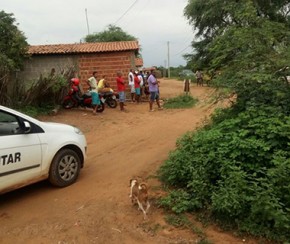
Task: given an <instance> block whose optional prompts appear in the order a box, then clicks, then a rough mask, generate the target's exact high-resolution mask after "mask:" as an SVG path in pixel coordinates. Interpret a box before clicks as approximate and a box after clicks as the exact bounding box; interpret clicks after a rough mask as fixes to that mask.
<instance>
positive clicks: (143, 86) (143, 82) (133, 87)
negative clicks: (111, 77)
mask: <svg viewBox="0 0 290 244" xmlns="http://www.w3.org/2000/svg"><path fill="white" fill-rule="evenodd" d="M116 82H117V90H118V93H119V103H120V110H121V111H126V110H125V108H124V104H125V98H126V94H125V91H126V81H125V79H124V77H123V76H122V73H121V72H117V78H116ZM128 84H129V86H130V96H131V102H132V103H134V102H136V103H140V98H141V95H142V93H144V94H145V96H146V98H149V111H150V112H153V111H154V109H153V103H154V101H156V103H157V106H158V109H159V110H162V109H163V108H162V107H161V105H160V101H159V81H158V80H157V78H156V74H155V71H154V70H151V73H147V75H146V76H144V75H143V72H142V71H133V69H130V71H129V73H128ZM121 97H122V98H121Z"/></svg>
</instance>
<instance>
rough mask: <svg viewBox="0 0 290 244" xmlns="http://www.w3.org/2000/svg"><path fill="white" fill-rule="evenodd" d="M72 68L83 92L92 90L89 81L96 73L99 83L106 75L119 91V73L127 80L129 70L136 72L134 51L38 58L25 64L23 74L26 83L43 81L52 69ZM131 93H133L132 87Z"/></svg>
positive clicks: (113, 86)
mask: <svg viewBox="0 0 290 244" xmlns="http://www.w3.org/2000/svg"><path fill="white" fill-rule="evenodd" d="M69 68H74V69H75V71H76V73H77V75H78V77H79V78H80V80H81V85H82V87H83V90H86V89H87V88H88V86H87V83H86V81H87V79H88V78H89V77H91V76H92V73H93V72H94V71H97V72H98V77H97V78H98V80H99V79H101V78H102V76H103V75H106V79H107V81H108V82H109V83H110V85H111V87H112V88H113V89H114V90H116V73H117V71H121V72H122V73H123V76H124V79H125V80H126V81H127V75H128V72H129V70H130V69H131V68H133V69H135V54H134V51H123V52H104V53H95V54H66V55H34V56H32V57H31V58H30V59H28V60H26V61H25V64H24V69H23V71H21V72H20V74H19V75H20V77H21V79H22V80H23V81H25V82H29V81H32V80H37V79H39V77H40V75H43V76H48V75H49V74H50V73H51V70H52V69H54V70H55V72H56V74H58V73H61V72H62V71H63V70H66V69H69ZM127 90H128V91H129V87H128V85H127Z"/></svg>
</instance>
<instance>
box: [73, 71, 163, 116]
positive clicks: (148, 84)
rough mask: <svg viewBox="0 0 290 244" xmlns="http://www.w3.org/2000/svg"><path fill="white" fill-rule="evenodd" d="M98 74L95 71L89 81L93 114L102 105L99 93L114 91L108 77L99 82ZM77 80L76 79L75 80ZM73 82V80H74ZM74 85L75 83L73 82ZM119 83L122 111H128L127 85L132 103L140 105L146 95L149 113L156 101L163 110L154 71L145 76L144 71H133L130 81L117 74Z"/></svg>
mask: <svg viewBox="0 0 290 244" xmlns="http://www.w3.org/2000/svg"><path fill="white" fill-rule="evenodd" d="M97 74H98V73H97V72H96V71H94V72H93V75H92V76H91V77H90V78H89V79H88V80H87V84H88V86H89V90H90V93H91V96H92V106H93V114H94V115H95V114H96V113H97V108H98V106H99V105H100V104H101V101H100V98H99V92H106V91H112V92H113V90H112V89H111V87H110V84H109V83H108V82H107V81H106V76H103V77H102V79H100V80H99V81H98V80H97ZM74 79H75V78H74ZM72 81H73V79H72ZM73 83H74V82H73ZM116 83H117V92H118V94H119V104H120V110H121V111H127V110H126V109H125V108H124V107H125V106H126V104H125V102H126V85H127V83H128V85H129V86H130V97H131V102H132V103H134V102H136V103H140V102H141V95H142V94H144V95H145V96H146V98H147V99H148V100H149V111H150V112H153V111H154V109H153V104H154V101H156V103H157V106H158V109H159V110H162V109H163V108H162V107H161V105H160V101H159V81H158V80H157V78H156V74H155V71H154V70H151V72H150V73H149V72H148V73H147V74H146V75H143V72H142V71H133V69H131V70H130V71H129V73H128V80H126V79H125V78H124V77H123V74H122V72H121V71H118V72H117V77H116Z"/></svg>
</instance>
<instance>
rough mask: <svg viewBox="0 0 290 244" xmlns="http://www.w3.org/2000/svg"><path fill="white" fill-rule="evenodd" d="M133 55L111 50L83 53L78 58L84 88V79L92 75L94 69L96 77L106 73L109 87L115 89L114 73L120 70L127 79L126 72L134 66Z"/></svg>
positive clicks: (99, 77)
mask: <svg viewBox="0 0 290 244" xmlns="http://www.w3.org/2000/svg"><path fill="white" fill-rule="evenodd" d="M134 61H135V56H134V53H133V52H112V53H100V54H83V55H81V56H80V58H79V70H80V78H81V82H82V85H83V87H84V88H85V89H86V88H87V84H86V80H87V79H88V78H89V77H91V76H92V73H93V72H94V71H97V72H98V79H99V80H100V79H101V78H102V77H103V75H106V79H107V81H108V82H109V83H110V85H111V87H112V88H113V89H114V90H115V89H116V73H117V71H121V72H122V73H123V76H124V78H125V79H126V80H127V74H128V72H129V70H130V69H131V68H134V67H135V64H134Z"/></svg>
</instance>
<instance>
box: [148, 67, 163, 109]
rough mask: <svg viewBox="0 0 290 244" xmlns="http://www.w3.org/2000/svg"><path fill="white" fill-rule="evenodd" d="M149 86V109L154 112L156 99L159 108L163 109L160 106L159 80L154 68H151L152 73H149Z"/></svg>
mask: <svg viewBox="0 0 290 244" xmlns="http://www.w3.org/2000/svg"><path fill="white" fill-rule="evenodd" d="M147 82H148V86H149V92H150V95H149V111H150V112H153V111H154V109H153V103H154V101H155V100H156V103H157V106H158V109H159V110H162V109H163V108H162V107H161V106H160V102H159V87H158V81H157V79H156V74H155V71H154V70H151V74H150V75H149V77H148V79H147Z"/></svg>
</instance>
